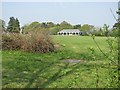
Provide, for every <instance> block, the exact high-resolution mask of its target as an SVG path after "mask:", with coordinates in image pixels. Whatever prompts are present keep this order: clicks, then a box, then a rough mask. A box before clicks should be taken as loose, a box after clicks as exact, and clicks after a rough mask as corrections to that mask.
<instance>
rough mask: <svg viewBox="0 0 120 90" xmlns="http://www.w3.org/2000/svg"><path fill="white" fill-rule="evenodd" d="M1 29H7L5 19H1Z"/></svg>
mask: <svg viewBox="0 0 120 90" xmlns="http://www.w3.org/2000/svg"><path fill="white" fill-rule="evenodd" d="M0 29H2V31H5V21H4V20H1V19H0Z"/></svg>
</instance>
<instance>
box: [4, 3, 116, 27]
mask: <svg viewBox="0 0 120 90" xmlns="http://www.w3.org/2000/svg"><path fill="white" fill-rule="evenodd" d="M110 8H111V9H112V11H113V13H114V14H115V16H116V17H117V14H116V10H117V9H118V3H117V2H3V3H2V19H3V20H4V21H5V22H6V25H7V23H8V21H9V18H10V17H12V16H13V17H15V18H18V19H19V21H20V25H21V26H23V25H25V24H29V23H30V22H33V21H38V22H49V21H51V22H54V23H61V22H62V21H67V22H69V23H71V24H74V25H75V24H82V25H83V24H90V25H94V26H100V27H101V26H103V25H104V24H107V25H110V26H111V27H112V25H113V24H114V23H115V22H116V21H115V19H114V18H113V16H112V13H111V12H110Z"/></svg>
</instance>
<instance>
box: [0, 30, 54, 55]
mask: <svg viewBox="0 0 120 90" xmlns="http://www.w3.org/2000/svg"><path fill="white" fill-rule="evenodd" d="M2 49H3V50H23V51H27V52H33V53H47V52H52V51H55V47H54V43H53V41H52V39H51V37H50V36H49V35H48V34H47V33H46V32H43V31H41V32H34V33H29V34H18V33H8V34H3V35H2Z"/></svg>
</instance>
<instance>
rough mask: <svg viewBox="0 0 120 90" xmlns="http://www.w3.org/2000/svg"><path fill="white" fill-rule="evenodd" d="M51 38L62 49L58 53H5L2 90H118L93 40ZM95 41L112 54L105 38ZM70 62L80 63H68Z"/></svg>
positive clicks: (85, 37)
mask: <svg viewBox="0 0 120 90" xmlns="http://www.w3.org/2000/svg"><path fill="white" fill-rule="evenodd" d="M52 38H53V41H54V42H55V43H56V44H59V47H60V48H59V50H58V51H56V52H52V53H47V54H33V53H28V52H23V51H2V67H3V68H2V73H3V78H2V86H3V88H95V87H97V88H99V87H100V88H105V87H114V88H115V87H117V82H116V81H115V80H114V81H113V79H111V75H110V73H111V69H109V68H110V66H109V60H108V59H107V58H105V57H104V56H103V54H102V53H101V52H100V51H99V49H98V48H97V46H96V45H95V43H94V42H93V40H92V38H91V37H89V36H52ZM96 41H97V43H98V44H99V45H100V47H101V49H102V50H103V51H104V52H105V53H107V52H108V51H109V48H108V44H107V43H106V38H105V37H96ZM91 47H93V48H94V49H95V54H94V56H92V54H91V51H90V49H89V48H91ZM93 57H94V58H93ZM68 59H73V60H81V62H79V63H68V62H65V60H68ZM114 70H117V68H116V67H115V68H114ZM116 77H117V76H116ZM116 77H115V78H116Z"/></svg>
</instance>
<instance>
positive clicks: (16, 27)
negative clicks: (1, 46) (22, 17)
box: [7, 17, 20, 33]
mask: <svg viewBox="0 0 120 90" xmlns="http://www.w3.org/2000/svg"><path fill="white" fill-rule="evenodd" d="M7 31H8V32H15V33H18V32H20V23H19V20H18V19H17V18H16V19H15V18H14V17H10V21H9V22H8V27H7Z"/></svg>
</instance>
